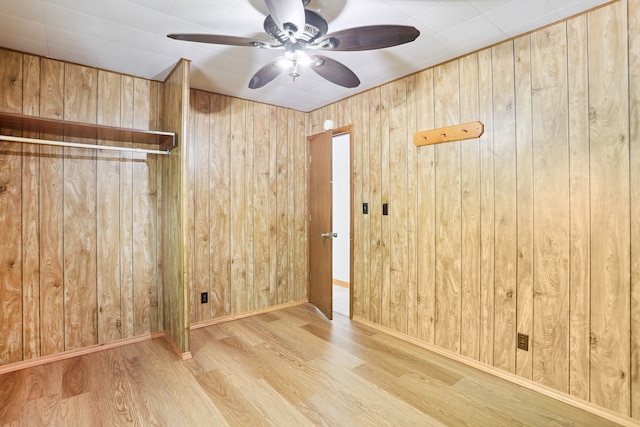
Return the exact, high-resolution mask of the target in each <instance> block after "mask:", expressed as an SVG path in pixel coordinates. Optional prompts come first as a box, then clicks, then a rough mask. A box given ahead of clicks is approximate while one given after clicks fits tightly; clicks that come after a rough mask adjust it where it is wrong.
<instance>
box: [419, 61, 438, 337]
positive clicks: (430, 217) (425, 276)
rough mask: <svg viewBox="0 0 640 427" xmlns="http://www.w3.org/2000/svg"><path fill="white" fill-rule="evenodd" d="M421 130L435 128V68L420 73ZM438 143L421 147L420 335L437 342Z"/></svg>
mask: <svg viewBox="0 0 640 427" xmlns="http://www.w3.org/2000/svg"><path fill="white" fill-rule="evenodd" d="M417 80H418V81H417V87H418V93H419V94H420V96H419V97H418V100H417V114H418V117H417V122H418V123H417V127H418V131H421V130H428V129H433V128H434V114H435V109H434V107H435V99H434V95H433V69H429V70H425V71H422V72H420V73H418V74H417ZM435 149H436V146H435V145H429V146H424V147H419V148H418V224H419V226H418V289H417V292H418V297H417V303H418V306H417V310H418V316H417V319H418V338H419V339H421V340H424V341H426V342H428V343H429V344H434V343H435V318H436V304H435V302H436V275H435V271H436V269H435V265H436V258H435V254H436V252H435V248H436V245H435V238H436V235H435V232H436V225H435V224H436V223H435V221H436V215H435V212H436V210H435V206H436V203H435V197H436V187H435V164H436V161H435Z"/></svg>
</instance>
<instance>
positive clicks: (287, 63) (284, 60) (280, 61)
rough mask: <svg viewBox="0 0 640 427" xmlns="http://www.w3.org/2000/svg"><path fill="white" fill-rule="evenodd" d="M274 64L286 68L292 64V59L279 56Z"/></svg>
mask: <svg viewBox="0 0 640 427" xmlns="http://www.w3.org/2000/svg"><path fill="white" fill-rule="evenodd" d="M276 65H277V66H278V67H280V68H283V69H287V68H291V67H292V66H293V61H292V60H291V59H289V58H280V59H278V61H277V62H276Z"/></svg>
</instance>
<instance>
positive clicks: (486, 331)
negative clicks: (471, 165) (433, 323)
mask: <svg viewBox="0 0 640 427" xmlns="http://www.w3.org/2000/svg"><path fill="white" fill-rule="evenodd" d="M491 66H492V65H491V50H489V49H487V50H483V51H480V52H478V70H479V75H478V82H479V101H480V114H479V115H480V121H481V122H482V123H484V133H483V134H482V136H481V137H480V238H481V247H480V253H481V262H480V269H481V277H480V301H481V303H480V305H481V307H482V311H481V330H480V361H481V362H483V363H486V364H488V365H493V347H494V343H493V340H494V329H493V328H494V319H495V313H494V294H495V292H494V291H495V258H494V256H495V222H494V221H495V216H494V209H495V203H494V198H495V185H494V184H495V176H494V156H493V100H492V93H493V80H492V78H491V75H492V72H491Z"/></svg>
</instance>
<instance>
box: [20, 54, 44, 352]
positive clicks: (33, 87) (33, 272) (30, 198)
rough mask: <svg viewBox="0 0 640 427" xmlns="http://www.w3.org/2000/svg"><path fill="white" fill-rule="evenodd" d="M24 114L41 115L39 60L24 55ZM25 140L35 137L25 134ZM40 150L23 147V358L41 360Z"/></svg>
mask: <svg viewBox="0 0 640 427" xmlns="http://www.w3.org/2000/svg"><path fill="white" fill-rule="evenodd" d="M22 81H23V83H22V85H23V91H22V113H23V114H27V115H30V116H39V115H40V58H38V57H36V56H31V55H23V71H22ZM23 136H33V137H36V138H38V137H39V136H40V135H39V134H37V133H35V132H34V133H33V134H32V135H31V134H30V133H28V132H25V133H24V134H23ZM39 184H40V147H39V146H37V145H32V144H23V146H22V190H21V193H22V324H23V327H22V357H23V359H24V360H27V359H33V358H34V357H38V356H40V335H41V330H40V226H39V218H38V215H39V212H40V204H39Z"/></svg>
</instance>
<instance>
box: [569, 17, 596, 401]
mask: <svg viewBox="0 0 640 427" xmlns="http://www.w3.org/2000/svg"><path fill="white" fill-rule="evenodd" d="M567 54H568V60H567V65H568V70H567V71H568V89H569V150H570V151H569V192H570V203H571V206H570V208H569V209H570V211H571V219H570V221H571V224H570V236H569V238H570V241H571V247H570V264H569V268H570V283H569V287H570V290H569V295H570V301H569V310H570V312H569V330H570V331H571V334H570V337H569V350H570V351H569V393H570V394H571V395H573V396H576V397H579V398H580V399H584V400H589V359H590V354H589V353H590V351H591V350H590V343H589V338H590V323H591V321H590V312H589V307H590V304H589V300H590V283H589V281H590V275H591V274H590V265H589V264H590V263H589V259H590V246H589V240H590V230H589V217H590V214H589V210H590V205H589V163H590V159H589V103H588V91H589V82H588V77H587V76H588V64H587V58H588V53H587V19H586V16H585V15H582V16H578V17H576V18H574V19H571V20H570V21H568V22H567Z"/></svg>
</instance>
